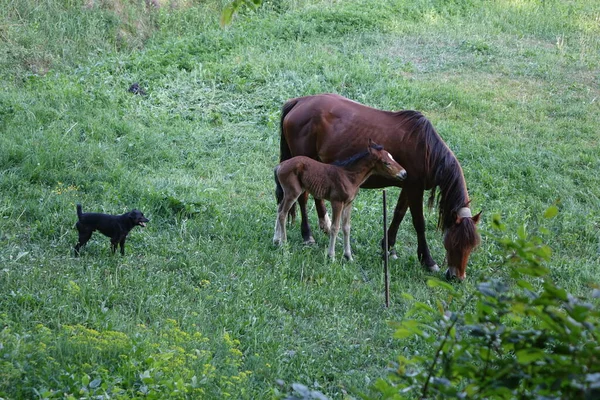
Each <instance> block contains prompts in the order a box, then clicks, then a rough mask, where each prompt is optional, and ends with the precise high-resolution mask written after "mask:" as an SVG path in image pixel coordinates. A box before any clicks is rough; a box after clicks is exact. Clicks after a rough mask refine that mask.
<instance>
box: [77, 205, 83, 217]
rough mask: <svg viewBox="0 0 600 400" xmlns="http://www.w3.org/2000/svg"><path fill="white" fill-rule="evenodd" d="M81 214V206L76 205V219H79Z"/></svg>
mask: <svg viewBox="0 0 600 400" xmlns="http://www.w3.org/2000/svg"><path fill="white" fill-rule="evenodd" d="M81 214H83V211H82V210H81V204H77V219H81Z"/></svg>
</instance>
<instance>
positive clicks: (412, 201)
mask: <svg viewBox="0 0 600 400" xmlns="http://www.w3.org/2000/svg"><path fill="white" fill-rule="evenodd" d="M409 207H410V215H411V216H412V220H413V226H414V227H415V231H416V232H417V257H418V258H419V261H421V265H422V266H423V267H424V268H426V269H427V270H429V271H431V272H437V271H439V270H440V267H438V265H437V264H436V263H435V261H433V258H431V254H430V253H429V247H428V246H427V239H426V238H425V217H424V216H423V191H422V190H416V191H412V192H411V193H410V195H409Z"/></svg>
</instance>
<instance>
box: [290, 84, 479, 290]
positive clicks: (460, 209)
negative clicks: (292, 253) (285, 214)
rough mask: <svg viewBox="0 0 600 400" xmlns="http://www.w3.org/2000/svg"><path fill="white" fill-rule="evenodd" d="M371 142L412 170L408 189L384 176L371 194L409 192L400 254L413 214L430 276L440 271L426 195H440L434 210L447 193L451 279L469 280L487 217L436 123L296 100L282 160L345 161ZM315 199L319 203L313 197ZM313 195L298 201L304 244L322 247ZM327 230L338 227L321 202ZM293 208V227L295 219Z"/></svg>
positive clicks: (444, 212)
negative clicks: (312, 217) (311, 207)
mask: <svg viewBox="0 0 600 400" xmlns="http://www.w3.org/2000/svg"><path fill="white" fill-rule="evenodd" d="M365 138H373V140H374V141H376V142H377V143H380V144H381V145H382V146H383V147H384V148H385V149H386V150H387V151H389V152H390V153H391V154H392V155H393V157H394V158H395V159H396V160H398V162H399V163H400V164H402V165H403V166H404V168H406V171H407V179H406V180H405V181H403V182H401V181H398V180H396V179H390V178H388V177H383V176H375V175H374V176H372V177H370V178H369V179H368V180H367V181H366V182H365V183H364V184H363V185H362V187H364V188H381V187H386V186H398V187H401V188H402V191H401V193H400V197H399V198H398V203H397V204H396V209H395V210H394V217H393V219H392V222H391V224H390V227H389V230H388V237H389V249H386V250H392V248H393V246H394V244H395V242H396V235H397V233H398V228H399V226H400V223H401V222H402V219H403V218H404V215H405V214H406V211H407V210H408V209H409V208H410V212H411V215H412V221H413V226H414V228H415V231H416V232H417V255H418V258H419V260H420V262H421V264H422V265H423V266H424V267H425V268H427V269H429V270H430V271H438V270H439V267H438V266H437V264H436V263H435V261H434V260H433V258H431V254H430V253H429V248H428V246H427V241H426V239H425V219H424V216H423V193H424V191H425V190H429V189H432V191H431V196H430V198H429V206H430V207H431V206H432V205H433V203H434V200H435V191H436V188H439V195H438V208H439V219H438V228H440V229H442V230H443V231H444V247H445V248H446V257H447V260H448V271H447V272H446V278H447V279H451V278H453V277H457V278H458V279H460V280H463V279H464V278H465V276H466V268H467V261H468V259H469V255H470V254H471V251H472V250H473V248H474V247H475V246H477V244H478V243H479V240H480V239H479V234H478V233H477V229H476V224H477V223H478V222H479V218H480V215H481V213H479V214H477V215H475V216H472V215H471V210H470V208H469V203H470V200H469V195H468V193H467V187H466V183H465V178H464V176H463V172H462V169H461V166H460V163H459V162H458V160H457V159H456V157H455V156H454V154H453V153H452V151H451V150H450V149H449V148H448V146H447V145H446V143H444V141H443V140H442V138H441V137H440V136H439V135H438V134H437V132H436V131H435V129H434V128H433V126H432V125H431V123H430V122H429V120H428V119H427V118H425V117H424V116H423V115H422V114H421V113H419V112H417V111H410V110H404V111H398V112H390V111H382V110H377V109H374V108H371V107H367V106H364V105H362V104H359V103H356V102H354V101H352V100H349V99H346V98H344V97H342V96H338V95H335V94H321V95H315V96H307V97H299V98H296V99H291V100H288V101H287V102H286V103H285V104H284V106H283V109H282V113H281V142H280V145H281V150H280V160H281V161H284V160H287V159H289V158H291V157H293V156H299V155H303V156H307V157H310V158H313V159H315V160H320V161H322V162H325V163H331V162H333V161H335V160H341V159H344V158H345V157H348V156H349V155H351V154H354V153H356V152H357V150H359V149H360V148H361V147H362V143H364V140H365ZM313 197H314V196H313ZM307 201H308V193H306V192H305V193H304V194H303V195H301V196H300V197H299V198H298V204H299V205H300V211H301V216H302V224H301V230H302V236H303V238H304V241H305V242H307V243H311V242H314V239H313V237H312V234H311V231H310V227H309V225H308V219H307V215H306V202H307ZM315 205H316V208H317V214H318V215H319V225H320V227H321V228H322V229H323V230H324V231H325V232H327V231H328V230H329V226H330V222H329V218H328V216H327V210H326V208H325V204H324V203H323V201H322V200H321V199H319V198H318V196H317V198H315ZM294 213H295V209H294V208H292V210H291V215H292V219H293V218H294V216H295V214H294Z"/></svg>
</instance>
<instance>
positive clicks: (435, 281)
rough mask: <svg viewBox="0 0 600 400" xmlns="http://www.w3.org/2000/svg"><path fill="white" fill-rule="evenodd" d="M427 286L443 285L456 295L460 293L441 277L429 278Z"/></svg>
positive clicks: (442, 286)
mask: <svg viewBox="0 0 600 400" xmlns="http://www.w3.org/2000/svg"><path fill="white" fill-rule="evenodd" d="M427 286H429V287H431V288H434V287H441V288H444V289H445V290H447V291H448V292H450V293H451V294H453V295H455V296H456V295H458V293H457V292H456V290H454V288H453V287H452V285H451V284H449V283H448V282H443V281H440V280H439V279H428V280H427Z"/></svg>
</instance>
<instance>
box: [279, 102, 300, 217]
mask: <svg viewBox="0 0 600 400" xmlns="http://www.w3.org/2000/svg"><path fill="white" fill-rule="evenodd" d="M297 103H298V99H291V100H288V101H287V102H286V103H285V104H284V105H283V107H282V108H281V119H280V120H279V133H280V139H279V162H282V161H285V160H289V159H290V158H292V151H291V150H290V146H289V145H288V142H287V140H286V138H285V134H284V132H283V120H284V119H285V117H286V115H288V113H289V112H290V111H292V108H294V106H295V105H296V104H297ZM275 183H276V185H277V187H276V188H275V196H276V197H277V204H279V203H281V201H282V200H283V188H282V187H281V184H280V183H279V180H278V179H277V168H275ZM289 216H290V221H291V222H294V220H295V219H296V203H294V204H293V205H292V208H290V212H289Z"/></svg>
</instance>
